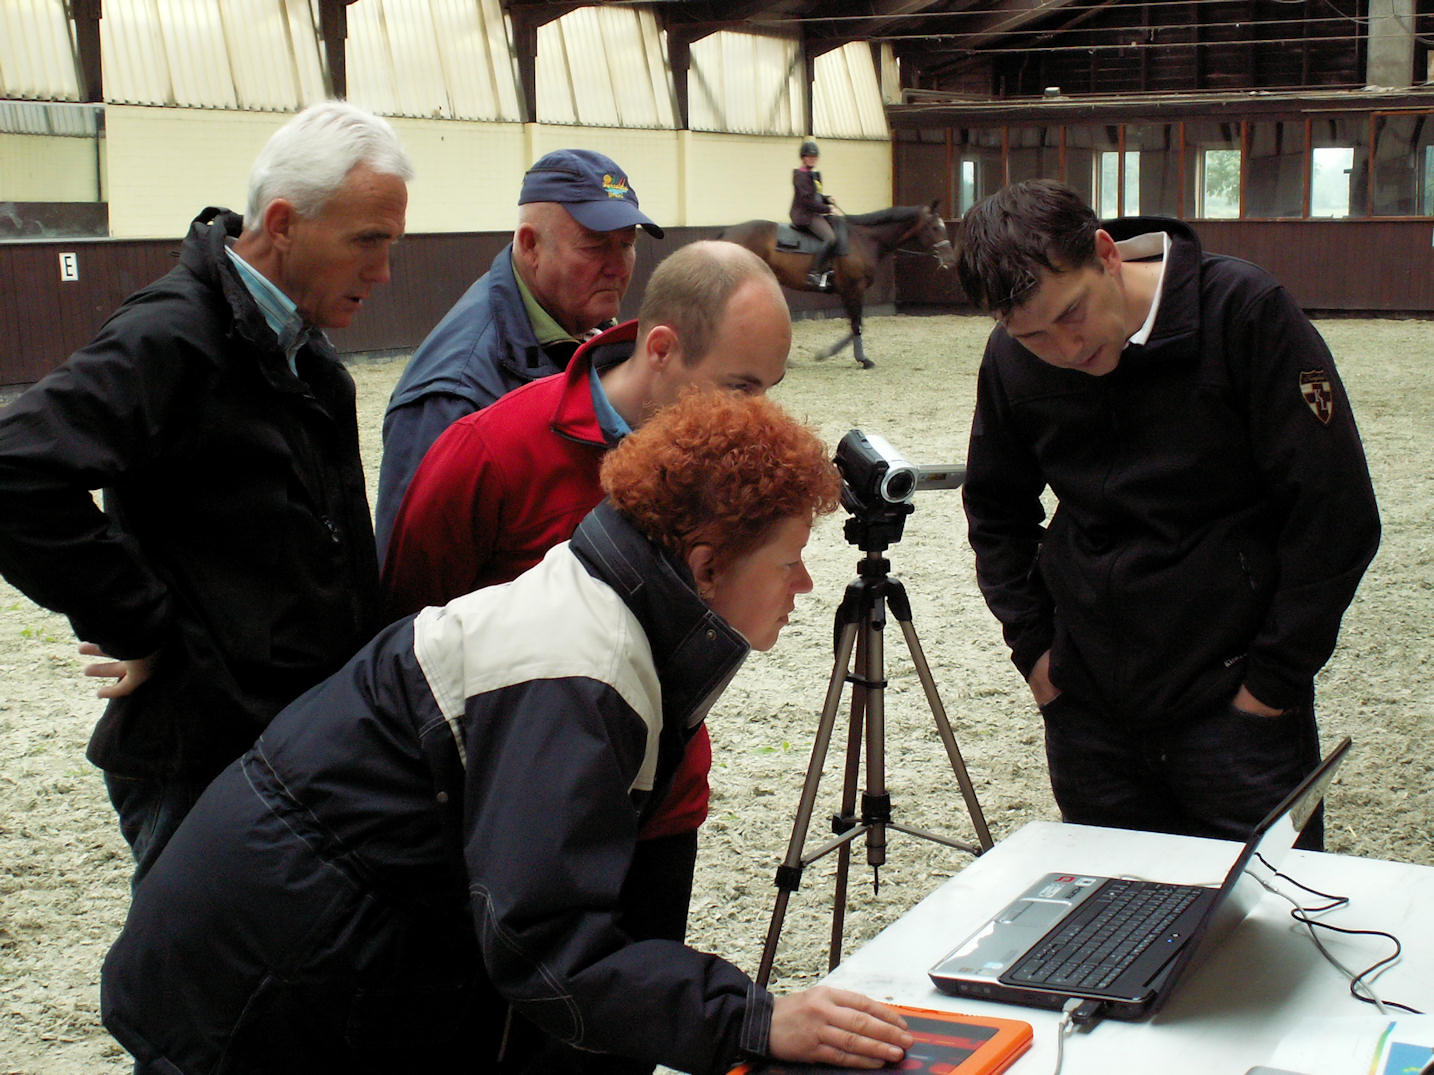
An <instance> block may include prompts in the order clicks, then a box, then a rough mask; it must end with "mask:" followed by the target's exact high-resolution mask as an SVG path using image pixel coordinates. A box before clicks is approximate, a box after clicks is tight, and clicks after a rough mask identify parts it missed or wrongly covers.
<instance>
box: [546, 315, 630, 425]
mask: <svg viewBox="0 0 1434 1075" xmlns="http://www.w3.org/2000/svg"><path fill="white" fill-rule="evenodd" d="M636 343H637V322H636V321H625V322H623V323H622V324H621V325H615V326H614V327H612V328H610V329H608V330H607V331H606V332H604V333H602V334H601V335H598V336H594V337H593V338H592V339H590V340H588V341H587V342H586V343H585V344H583V345H582V346H581V347H580V348H578V350H577V353H576V354H574V355H573V360H572V361H571V362H569V363H568V368H567V369H566V370H565V371H563V375H562V376H563V390H562V393H561V394H560V395H559V396H558V404H557V406H556V407H555V408H554V410H553V420H552V428H553V432H554V433H557V434H558V435H559V436H561V437H567V438H568V439H569V440H574V441H577V442H578V443H579V444H596V445H599V446H602V447H606V446H607V438H606V437H605V436H603V431H602V427H601V426H599V424H598V420H597V413H596V411H595V410H594V408H593V391H592V383H591V381H590V380H589V378H588V373H589V371H590V370H592V369H594V368H596V369H598V370H604V369H606V368H607V367H608V366H613V365H616V364H617V363H619V362H626V361H627V360H628V359H629V358H631V357H632V352H633V350H634V348H635V347H636Z"/></svg>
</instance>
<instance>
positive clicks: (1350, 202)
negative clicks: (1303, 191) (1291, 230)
mask: <svg viewBox="0 0 1434 1075" xmlns="http://www.w3.org/2000/svg"><path fill="white" fill-rule="evenodd" d="M1368 197H1369V117H1367V116H1353V117H1350V116H1327V117H1319V118H1315V119H1312V120H1311V121H1310V216H1312V217H1322V218H1331V217H1333V218H1336V219H1339V218H1343V217H1362V216H1365V215H1366V213H1367V212H1368Z"/></svg>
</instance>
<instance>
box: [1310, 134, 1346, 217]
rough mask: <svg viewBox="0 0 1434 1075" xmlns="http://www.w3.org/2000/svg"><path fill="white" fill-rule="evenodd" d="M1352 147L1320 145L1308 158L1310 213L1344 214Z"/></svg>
mask: <svg viewBox="0 0 1434 1075" xmlns="http://www.w3.org/2000/svg"><path fill="white" fill-rule="evenodd" d="M1353 171H1354V149H1353V148H1351V147H1349V146H1320V147H1319V148H1318V149H1316V150H1315V151H1314V152H1313V153H1312V154H1311V157H1310V216H1312V217H1347V216H1349V215H1350V212H1349V183H1350V175H1351V173H1352V172H1353Z"/></svg>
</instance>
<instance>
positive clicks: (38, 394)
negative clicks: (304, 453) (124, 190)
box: [0, 313, 177, 659]
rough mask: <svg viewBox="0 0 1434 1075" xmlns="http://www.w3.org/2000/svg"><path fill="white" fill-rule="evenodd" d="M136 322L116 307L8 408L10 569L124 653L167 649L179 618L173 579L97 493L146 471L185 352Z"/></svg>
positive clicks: (4, 501) (3, 504)
mask: <svg viewBox="0 0 1434 1075" xmlns="http://www.w3.org/2000/svg"><path fill="white" fill-rule="evenodd" d="M150 320H152V318H151V319H150ZM136 322H137V319H126V318H125V317H124V316H123V314H122V313H121V314H119V315H116V317H114V318H112V319H111V320H110V321H109V322H108V323H107V324H106V326H105V327H104V328H103V329H102V330H101V331H100V333H99V335H98V336H97V337H96V338H95V339H94V340H93V341H92V342H91V343H89V344H88V345H86V347H84V348H83V349H82V350H80V351H78V352H76V353H75V354H74V355H72V356H71V357H70V359H69V360H68V361H67V362H66V363H64V364H63V365H62V366H60V367H59V368H58V369H56V370H54V371H53V372H52V373H50V374H49V375H48V376H46V377H45V378H44V379H43V380H41V381H40V382H39V383H38V384H36V385H34V386H33V387H31V388H30V389H29V390H28V391H26V392H25V393H24V394H23V395H21V396H20V398H19V399H17V400H16V401H15V402H14V403H13V404H11V405H10V407H9V408H8V409H6V410H5V411H4V412H3V414H0V574H3V575H4V576H5V578H6V579H8V580H9V581H10V582H11V583H12V584H13V585H14V586H15V587H16V588H17V589H19V590H20V591H21V592H22V593H24V594H25V595H26V596H28V597H29V598H31V599H32V600H33V601H35V602H36V603H37V604H40V605H43V606H44V607H46V608H49V609H52V610H54V611H56V612H61V613H63V614H64V615H66V616H67V617H69V620H70V625H71V627H72V628H73V629H74V632H75V635H76V636H77V637H78V638H80V639H81V640H84V641H89V642H94V643H96V644H98V645H99V646H100V647H101V648H102V649H103V650H104V651H105V652H106V653H107V654H109V655H110V656H112V657H115V658H119V659H128V658H137V657H144V656H148V655H149V654H151V653H153V652H155V651H156V650H157V649H159V648H160V646H161V645H162V643H163V641H164V639H165V635H166V631H167V627H168V623H169V618H170V601H169V596H168V590H167V588H166V586H165V584H164V583H163V581H162V580H161V579H160V578H159V576H158V575H156V573H155V572H154V571H153V570H152V569H151V568H150V566H149V565H148V563H147V562H146V560H145V558H144V555H143V552H142V550H141V549H140V548H139V547H138V545H137V544H136V543H135V541H134V540H133V539H132V538H131V537H129V536H127V535H126V534H125V533H124V532H123V531H121V530H120V528H119V527H117V526H116V525H115V523H114V521H113V520H112V519H111V518H110V517H109V516H108V515H107V514H105V513H104V512H103V511H101V510H100V508H99V507H98V505H97V504H96V502H95V498H94V496H93V493H92V490H96V489H102V488H111V487H114V486H118V485H122V484H123V483H125V482H126V481H128V480H135V479H136V477H137V475H139V474H140V472H141V471H142V470H143V467H144V465H145V462H146V460H147V459H148V458H149V457H150V455H151V453H152V451H154V450H155V448H156V447H157V445H158V444H159V442H160V441H161V439H162V437H163V435H164V430H165V428H166V411H167V409H168V408H169V405H170V401H171V400H172V398H173V396H174V392H175V384H174V374H173V372H172V371H173V369H174V367H175V366H176V365H177V363H175V362H170V361H166V360H165V358H166V356H168V355H169V349H168V348H167V346H166V342H165V341H164V340H162V339H148V338H144V336H143V335H142V334H137V333H136V330H135V328H134V327H133V326H134V324H135V323H136Z"/></svg>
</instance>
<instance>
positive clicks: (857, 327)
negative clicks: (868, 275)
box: [841, 278, 876, 370]
mask: <svg viewBox="0 0 1434 1075" xmlns="http://www.w3.org/2000/svg"><path fill="white" fill-rule="evenodd" d="M865 295H866V280H865V279H864V278H863V279H861V280H858V281H853V282H852V284H851V286H850V287H847V286H843V287H842V289H841V301H842V305H843V306H845V307H846V316H847V318H848V320H850V322H851V335H850V336H848V337H847V339H848V340H850V341H851V345H852V351H853V352H854V353H855V356H856V364H857V365H858V366H860V367H861V368H862V369H864V370H869V369H871V368H872V367H873V366H875V365H876V363H875V362H873V361H872V360H871V359H869V358H867V357H866V348H865V347H863V346H862V343H861V307H862V299H863V298H864V297H865ZM842 342H843V343H845V342H846V341H845V340H843V341H842Z"/></svg>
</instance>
